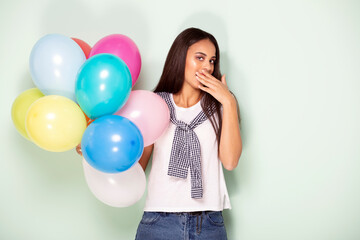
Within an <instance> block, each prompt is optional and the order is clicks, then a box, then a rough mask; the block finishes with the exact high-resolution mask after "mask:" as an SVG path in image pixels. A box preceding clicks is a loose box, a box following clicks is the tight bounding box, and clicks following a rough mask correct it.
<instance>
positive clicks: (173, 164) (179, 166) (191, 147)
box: [157, 92, 207, 199]
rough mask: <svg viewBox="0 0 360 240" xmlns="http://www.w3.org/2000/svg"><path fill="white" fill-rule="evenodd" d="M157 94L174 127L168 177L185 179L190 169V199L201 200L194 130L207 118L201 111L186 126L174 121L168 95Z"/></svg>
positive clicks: (201, 191) (198, 163)
mask: <svg viewBox="0 0 360 240" xmlns="http://www.w3.org/2000/svg"><path fill="white" fill-rule="evenodd" d="M157 94H158V95H159V96H160V97H162V98H163V99H164V100H165V102H166V103H167V105H168V107H169V110H170V121H171V122H172V123H173V124H174V125H175V126H176V129H175V135H174V141H173V144H172V148H171V155H170V162H169V167H168V175H169V176H173V177H178V178H187V174H188V169H189V167H190V174H191V197H192V198H195V199H197V198H202V196H203V187H202V176H201V150H200V142H199V139H198V137H197V135H196V133H195V132H194V129H195V128H196V127H197V126H199V125H200V124H202V123H203V122H204V121H205V120H206V119H207V116H206V115H205V113H204V112H203V111H201V112H200V113H199V114H198V115H197V116H196V117H195V118H194V119H193V120H192V121H191V122H190V123H189V124H186V123H185V122H183V121H180V120H177V119H176V115H175V107H174V105H173V103H172V101H171V99H170V93H167V92H158V93H157Z"/></svg>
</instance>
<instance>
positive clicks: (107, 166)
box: [81, 115, 144, 173]
mask: <svg viewBox="0 0 360 240" xmlns="http://www.w3.org/2000/svg"><path fill="white" fill-rule="evenodd" d="M81 149H82V153H83V156H84V158H85V160H86V161H87V162H88V163H89V164H90V165H91V166H92V167H93V168H95V169H97V170H99V171H102V172H106V173H117V172H123V171H126V170H127V169H129V168H131V167H132V166H133V165H134V164H135V163H137V161H138V160H139V159H140V157H141V155H142V152H143V150H144V141H143V137H142V135H141V132H140V130H139V129H138V128H137V127H136V125H135V124H134V123H133V122H131V121H130V120H129V119H127V118H125V117H121V116H117V115H108V116H104V117H101V118H98V119H96V120H95V121H94V122H92V123H91V124H90V125H89V126H88V127H87V129H86V130H85V132H84V135H83V137H82V140H81Z"/></svg>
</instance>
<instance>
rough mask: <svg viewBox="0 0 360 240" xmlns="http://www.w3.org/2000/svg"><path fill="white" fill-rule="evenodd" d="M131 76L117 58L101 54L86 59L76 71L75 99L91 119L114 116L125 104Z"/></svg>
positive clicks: (121, 61)
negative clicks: (77, 71) (77, 72)
mask: <svg viewBox="0 0 360 240" xmlns="http://www.w3.org/2000/svg"><path fill="white" fill-rule="evenodd" d="M131 84H132V81H131V74H130V71H129V68H128V67H127V66H126V64H125V62H124V61H123V60H121V59H120V58H119V57H117V56H115V55H113V54H108V53H103V54H98V55H95V56H93V57H91V58H89V59H88V60H87V61H86V62H85V63H84V65H83V66H82V67H81V69H80V71H79V75H78V77H77V81H76V88H75V93H76V99H77V101H78V103H79V105H80V107H81V109H82V110H83V111H84V113H85V114H86V115H87V116H88V117H89V118H91V119H95V118H98V117H101V116H105V115H109V114H113V113H115V112H117V111H118V110H119V109H120V108H121V107H122V106H123V105H124V104H125V103H126V101H127V100H128V98H129V96H130V91H131Z"/></svg>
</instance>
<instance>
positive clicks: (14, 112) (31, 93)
mask: <svg viewBox="0 0 360 240" xmlns="http://www.w3.org/2000/svg"><path fill="white" fill-rule="evenodd" d="M43 96H44V94H42V92H41V91H40V90H39V89H37V88H31V89H28V90H26V91H24V92H22V93H21V94H20V95H19V96H18V97H17V98H16V99H15V101H14V103H13V105H12V107H11V118H12V121H13V123H14V125H15V127H16V129H17V130H18V132H19V133H20V134H21V135H22V136H23V137H25V138H26V139H28V140H30V138H29V136H28V134H27V133H26V129H25V117H26V113H27V111H28V110H29V108H30V106H31V104H33V103H34V102H35V101H36V100H38V99H39V98H41V97H43Z"/></svg>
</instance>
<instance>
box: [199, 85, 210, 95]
mask: <svg viewBox="0 0 360 240" xmlns="http://www.w3.org/2000/svg"><path fill="white" fill-rule="evenodd" d="M198 87H199V89H200V90H203V91H204V92H207V93H209V94H211V89H210V88H208V87H205V86H202V85H201V84H199V86H198Z"/></svg>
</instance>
